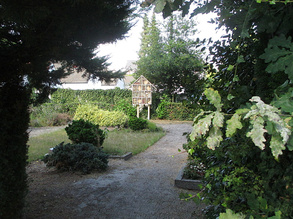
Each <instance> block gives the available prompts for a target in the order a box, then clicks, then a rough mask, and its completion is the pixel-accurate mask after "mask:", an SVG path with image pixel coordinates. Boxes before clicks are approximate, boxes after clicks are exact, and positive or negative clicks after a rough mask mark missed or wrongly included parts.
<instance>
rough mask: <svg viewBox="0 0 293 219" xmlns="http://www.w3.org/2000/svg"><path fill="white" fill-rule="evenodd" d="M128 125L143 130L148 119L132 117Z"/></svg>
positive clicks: (133, 128) (135, 129)
mask: <svg viewBox="0 0 293 219" xmlns="http://www.w3.org/2000/svg"><path fill="white" fill-rule="evenodd" d="M128 126H129V128H131V129H132V130H134V131H137V130H142V129H145V128H146V127H147V120H145V119H142V118H137V117H130V119H129V121H128Z"/></svg>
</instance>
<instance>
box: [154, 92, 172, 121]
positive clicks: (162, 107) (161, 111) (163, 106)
mask: <svg viewBox="0 0 293 219" xmlns="http://www.w3.org/2000/svg"><path fill="white" fill-rule="evenodd" d="M168 105H169V98H168V96H167V95H165V94H164V95H163V99H162V100H161V103H160V104H159V105H158V108H157V109H156V112H157V116H158V118H159V119H165V118H166V117H167V115H168V111H167V106H168Z"/></svg>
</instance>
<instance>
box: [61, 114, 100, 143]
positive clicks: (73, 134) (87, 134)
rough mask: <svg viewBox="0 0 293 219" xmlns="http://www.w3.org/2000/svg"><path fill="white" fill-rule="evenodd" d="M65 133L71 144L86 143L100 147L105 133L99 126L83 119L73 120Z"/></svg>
mask: <svg viewBox="0 0 293 219" xmlns="http://www.w3.org/2000/svg"><path fill="white" fill-rule="evenodd" d="M65 131H66V133H67V135H68V138H69V139H70V140H71V141H72V142H73V143H81V142H86V143H90V144H93V145H95V146H98V147H100V146H102V144H103V143H104V140H105V138H106V132H105V131H103V130H102V129H100V128H99V125H95V124H93V123H91V122H89V121H85V120H83V119H81V120H73V121H72V124H70V125H68V126H67V127H66V128H65Z"/></svg>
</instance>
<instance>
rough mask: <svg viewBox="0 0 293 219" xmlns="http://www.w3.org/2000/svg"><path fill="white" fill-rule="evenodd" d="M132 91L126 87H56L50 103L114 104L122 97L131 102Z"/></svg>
mask: <svg viewBox="0 0 293 219" xmlns="http://www.w3.org/2000/svg"><path fill="white" fill-rule="evenodd" d="M131 97H132V92H131V90H126V89H120V88H115V89H109V90H100V89H98V90H71V89H57V90H56V91H55V92H54V93H53V94H52V95H51V101H52V103H58V104H60V103H61V104H64V103H70V104H72V103H86V102H98V103H107V104H113V105H116V104H117V103H118V102H119V101H120V100H122V99H124V100H127V101H129V102H131Z"/></svg>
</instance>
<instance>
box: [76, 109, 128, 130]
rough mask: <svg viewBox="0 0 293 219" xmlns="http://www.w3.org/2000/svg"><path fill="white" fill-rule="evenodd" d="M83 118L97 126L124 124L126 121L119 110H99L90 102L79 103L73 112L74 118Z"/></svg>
mask: <svg viewBox="0 0 293 219" xmlns="http://www.w3.org/2000/svg"><path fill="white" fill-rule="evenodd" d="M80 119H83V120H85V121H89V122H91V123H93V124H96V125H99V126H106V127H109V126H112V127H114V126H119V127H120V126H122V127H123V126H125V125H126V124H127V121H128V116H126V115H125V114H124V113H123V112H121V111H106V110H101V109H99V108H98V107H97V106H95V105H92V104H84V105H80V106H79V107H78V108H77V110H76V113H75V116H74V120H80Z"/></svg>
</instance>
